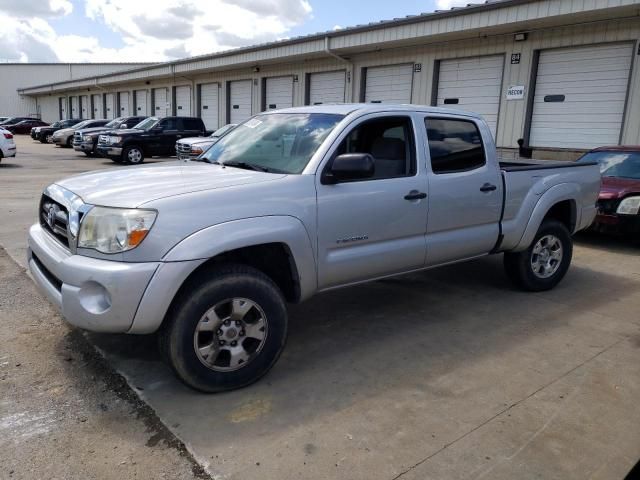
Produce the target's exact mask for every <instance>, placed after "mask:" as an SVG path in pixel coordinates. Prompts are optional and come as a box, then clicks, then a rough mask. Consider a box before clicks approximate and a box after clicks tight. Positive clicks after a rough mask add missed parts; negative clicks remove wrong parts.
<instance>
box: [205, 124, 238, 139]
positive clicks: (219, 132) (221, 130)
mask: <svg viewBox="0 0 640 480" xmlns="http://www.w3.org/2000/svg"><path fill="white" fill-rule="evenodd" d="M235 127H236V124H235V123H228V124H226V125H225V126H224V127H220V128H219V129H217V130H216V131H215V132H213V133H212V134H211V135H209V136H210V137H211V138H220V137H221V136H223V135H224V134H225V133H227V132H228V131H229V130H232V129H234V128H235Z"/></svg>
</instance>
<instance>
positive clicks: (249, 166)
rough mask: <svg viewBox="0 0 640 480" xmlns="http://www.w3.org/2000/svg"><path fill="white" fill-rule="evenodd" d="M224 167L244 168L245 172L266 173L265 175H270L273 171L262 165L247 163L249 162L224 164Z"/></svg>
mask: <svg viewBox="0 0 640 480" xmlns="http://www.w3.org/2000/svg"><path fill="white" fill-rule="evenodd" d="M222 166H223V167H225V166H229V167H236V168H244V169H245V170H254V171H256V172H265V173H268V172H270V171H271V169H270V168H267V167H263V166H262V165H255V164H253V163H247V162H234V161H231V162H224V163H223V164H222Z"/></svg>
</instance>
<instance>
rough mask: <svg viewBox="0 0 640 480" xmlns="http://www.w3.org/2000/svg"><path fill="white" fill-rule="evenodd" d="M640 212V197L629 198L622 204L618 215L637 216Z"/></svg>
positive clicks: (619, 206)
mask: <svg viewBox="0 0 640 480" xmlns="http://www.w3.org/2000/svg"><path fill="white" fill-rule="evenodd" d="M639 211H640V197H627V198H625V199H624V200H622V201H621V202H620V205H618V209H617V210H616V213H619V214H620V215H636V214H637V213H638V212H639Z"/></svg>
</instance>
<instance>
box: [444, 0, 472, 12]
mask: <svg viewBox="0 0 640 480" xmlns="http://www.w3.org/2000/svg"><path fill="white" fill-rule="evenodd" d="M470 3H482V2H481V1H480V0H475V1H474V0H436V8H437V9H438V10H449V9H450V8H451V7H466V6H467V5H469V4H470Z"/></svg>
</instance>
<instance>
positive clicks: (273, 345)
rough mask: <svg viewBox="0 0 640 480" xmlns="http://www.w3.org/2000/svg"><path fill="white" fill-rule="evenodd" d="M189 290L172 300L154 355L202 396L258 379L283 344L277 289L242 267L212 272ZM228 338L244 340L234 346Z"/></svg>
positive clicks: (284, 312) (280, 299)
mask: <svg viewBox="0 0 640 480" xmlns="http://www.w3.org/2000/svg"><path fill="white" fill-rule="evenodd" d="M192 286H193V287H194V288H189V289H187V290H188V291H186V292H185V294H183V295H181V297H179V298H178V299H176V301H175V302H174V305H173V306H172V308H171V309H170V312H169V314H168V316H167V318H166V320H165V323H164V324H163V327H162V329H161V331H160V335H159V340H160V350H161V352H162V353H163V356H164V357H165V359H166V360H167V362H168V363H169V365H170V366H171V368H172V369H173V371H174V372H175V373H176V375H177V376H178V378H179V379H180V380H182V382H184V383H185V384H186V385H188V386H189V387H191V388H194V389H196V390H199V391H201V392H207V393H214V392H224V391H227V390H234V389H237V388H241V387H245V386H247V385H250V384H251V383H253V382H255V381H256V380H258V379H260V378H261V377H262V376H263V375H265V374H266V373H267V372H268V371H269V370H270V369H271V367H272V366H273V365H274V364H275V363H276V361H277V360H278V358H279V357H280V354H281V353H282V350H283V348H284V345H285V343H286V338H287V310H286V306H285V301H284V298H283V296H282V293H281V292H280V289H279V288H278V287H277V286H276V284H275V283H274V282H273V281H272V280H271V279H270V278H269V277H267V276H266V275H264V274H263V273H262V272H260V271H259V270H256V269H254V268H252V267H248V266H244V265H227V266H221V267H218V268H216V269H215V270H213V271H211V272H210V274H209V275H207V276H206V277H202V278H201V279H200V280H199V281H198V282H194V283H193V284H192ZM214 307H215V309H214ZM212 312H215V315H213V313H212ZM205 314H206V315H205ZM234 316H236V318H237V319H240V320H234V319H233V318H234ZM207 319H208V320H207ZM210 322H211V323H210ZM213 322H215V323H213ZM227 323H229V324H227ZM198 325H200V327H199V330H198V333H196V331H197V330H196V329H197V328H198ZM245 329H246V331H245ZM260 337H261V338H260ZM234 338H237V339H240V338H244V340H238V341H237V344H236V345H234V343H233V342H234V340H233V339H234ZM198 346H199V348H198ZM197 349H198V350H199V352H197V351H196V350H197ZM232 351H233V352H234V353H232ZM202 352H204V353H202ZM207 352H209V353H207ZM225 352H226V353H225ZM234 355H235V356H234Z"/></svg>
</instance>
